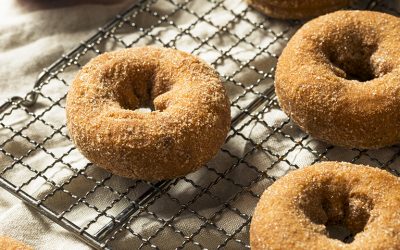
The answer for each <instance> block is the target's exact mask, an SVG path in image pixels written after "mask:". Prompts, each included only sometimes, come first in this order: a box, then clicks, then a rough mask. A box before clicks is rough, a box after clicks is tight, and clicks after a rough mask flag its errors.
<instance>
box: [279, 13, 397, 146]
mask: <svg viewBox="0 0 400 250" xmlns="http://www.w3.org/2000/svg"><path fill="white" fill-rule="evenodd" d="M399 34H400V19H399V18H397V17H394V16H391V15H388V14H384V13H378V12H371V11H338V12H334V13H332V14H328V15H325V16H322V17H319V18H316V19H314V20H312V21H310V22H308V23H307V24H305V25H304V26H303V27H302V28H301V29H300V30H299V31H298V32H297V33H296V34H295V35H294V36H293V38H292V39H291V40H290V41H289V43H288V45H287V47H286V48H285V49H284V51H283V52H282V55H281V57H280V58H279V60H278V65H277V71H276V76H275V92H276V95H277V97H278V101H279V104H280V106H281V108H282V109H283V111H284V112H285V113H286V114H287V115H288V116H289V117H290V118H291V119H292V120H293V121H294V122H295V123H297V125H299V126H300V127H301V128H302V129H303V130H304V131H306V132H307V133H309V134H310V135H312V136H313V137H315V138H318V139H320V140H323V141H327V142H329V143H331V144H334V145H339V146H343V147H348V148H354V147H355V148H380V147H384V146H389V145H392V144H396V143H398V142H399V141H400V129H399V128H400V112H399V110H400V84H399V83H400V35H399Z"/></svg>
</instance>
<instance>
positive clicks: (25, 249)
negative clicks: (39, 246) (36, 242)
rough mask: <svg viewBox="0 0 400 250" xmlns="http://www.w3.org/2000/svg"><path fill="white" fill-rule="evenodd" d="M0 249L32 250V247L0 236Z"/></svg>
mask: <svg viewBox="0 0 400 250" xmlns="http://www.w3.org/2000/svg"><path fill="white" fill-rule="evenodd" d="M0 249H2V250H33V248H32V247H30V246H27V245H25V244H24V243H22V242H19V241H17V240H14V239H12V238H10V237H7V236H0Z"/></svg>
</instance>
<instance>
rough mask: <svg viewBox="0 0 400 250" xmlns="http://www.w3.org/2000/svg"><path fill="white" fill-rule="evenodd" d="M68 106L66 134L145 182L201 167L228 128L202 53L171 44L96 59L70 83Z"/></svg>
mask: <svg viewBox="0 0 400 250" xmlns="http://www.w3.org/2000/svg"><path fill="white" fill-rule="evenodd" d="M140 107H154V111H153V112H148V113H144V112H141V111H139V110H137V109H138V108H140ZM66 110H67V121H68V122H67V126H68V130H69V134H70V135H71V138H72V140H73V142H74V143H75V144H76V146H77V148H78V149H79V150H80V151H81V152H82V154H83V155H84V156H86V157H87V158H88V159H89V160H90V161H91V162H93V163H95V164H98V165H99V166H101V167H103V168H105V169H107V170H109V171H110V172H112V173H114V174H117V175H120V176H124V177H130V178H136V179H143V180H161V179H170V178H174V177H178V176H183V175H185V174H187V173H189V172H191V171H194V170H196V169H198V168H200V167H201V166H202V165H203V164H204V163H206V162H207V161H209V160H210V159H211V158H212V157H213V156H214V155H215V154H216V153H217V152H218V150H219V148H220V146H221V145H222V144H223V142H224V140H225V137H226V135H227V132H228V130H229V127H230V104H229V100H228V97H227V95H226V93H225V89H224V87H223V86H222V84H221V80H220V78H219V76H218V74H217V73H216V72H215V71H214V70H213V69H212V68H211V67H210V66H208V65H207V64H206V63H205V62H203V61H201V60H199V59H198V58H197V57H195V56H192V55H190V54H187V53H184V52H181V51H178V50H174V49H166V48H156V47H140V48H132V49H125V50H120V51H116V52H110V53H104V54H102V55H100V56H98V57H96V58H94V59H92V60H91V61H90V62H89V63H88V64H87V65H86V66H84V67H83V68H82V70H81V71H80V72H79V73H78V75H77V76H76V78H75V80H74V82H73V83H72V86H71V88H70V90H69V93H68V96H67V108H66Z"/></svg>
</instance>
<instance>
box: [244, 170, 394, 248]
mask: <svg viewBox="0 0 400 250" xmlns="http://www.w3.org/2000/svg"><path fill="white" fill-rule="evenodd" d="M399 207H400V181H399V180H398V178H397V177H395V176H394V175H391V174H389V173H388V172H386V171H384V170H380V169H377V168H372V167H367V166H363V165H354V164H350V163H340V162H324V163H318V164H315V165H313V166H309V167H305V168H303V169H301V170H296V171H293V172H291V173H289V174H287V175H286V176H284V177H282V178H281V179H279V180H278V181H276V182H275V183H274V184H273V185H272V186H270V187H269V188H268V189H267V190H266V191H265V192H264V194H263V195H262V196H261V199H260V201H259V203H258V204H257V207H256V210H255V212H254V216H253V219H252V222H251V228H250V245H251V249H252V250H259V249H260V250H261V249H262V250H266V249H269V250H274V249H293V250H296V249H299V250H300V249H315V250H321V249H330V250H331V249H332V250H335V249H348V250H356V249H360V250H361V249H374V250H379V249H382V250H384V249H400V209H399ZM327 224H328V225H343V226H345V227H347V228H348V229H349V231H350V232H352V233H353V234H355V237H354V241H353V242H351V243H344V242H342V241H340V240H337V239H333V238H329V237H328V235H327V234H328V232H327V230H326V226H325V225H327Z"/></svg>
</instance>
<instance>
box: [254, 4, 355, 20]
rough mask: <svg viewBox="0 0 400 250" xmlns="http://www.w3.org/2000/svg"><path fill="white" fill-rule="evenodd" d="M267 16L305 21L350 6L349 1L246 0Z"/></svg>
mask: <svg viewBox="0 0 400 250" xmlns="http://www.w3.org/2000/svg"><path fill="white" fill-rule="evenodd" d="M247 2H248V3H249V4H250V5H251V6H253V7H254V8H256V9H257V10H259V11H261V12H263V13H264V14H266V15H267V16H270V17H274V18H279V19H306V18H311V17H315V16H318V15H321V14H325V13H328V12H332V11H335V10H338V9H341V8H344V7H347V6H349V5H350V2H351V1H350V0H247Z"/></svg>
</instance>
